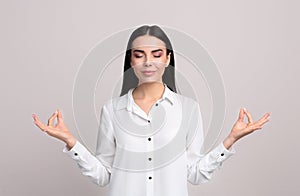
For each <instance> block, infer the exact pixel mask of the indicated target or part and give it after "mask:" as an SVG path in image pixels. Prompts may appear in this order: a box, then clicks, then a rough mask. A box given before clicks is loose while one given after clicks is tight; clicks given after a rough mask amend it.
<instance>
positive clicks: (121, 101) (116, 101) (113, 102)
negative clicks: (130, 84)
mask: <svg viewBox="0 0 300 196" xmlns="http://www.w3.org/2000/svg"><path fill="white" fill-rule="evenodd" d="M127 103H128V93H127V94H124V95H122V96H118V97H112V98H110V99H108V100H106V101H105V102H104V103H103V106H102V107H103V108H105V109H107V110H109V111H111V112H113V111H115V110H119V109H122V108H126V106H127Z"/></svg>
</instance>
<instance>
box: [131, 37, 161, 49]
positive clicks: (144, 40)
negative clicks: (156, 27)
mask: <svg viewBox="0 0 300 196" xmlns="http://www.w3.org/2000/svg"><path fill="white" fill-rule="evenodd" d="M149 47H151V48H165V47H166V45H165V43H164V42H163V41H162V40H160V39H158V38H156V37H154V36H150V35H143V36H139V37H137V38H136V39H135V40H134V41H133V42H132V48H149Z"/></svg>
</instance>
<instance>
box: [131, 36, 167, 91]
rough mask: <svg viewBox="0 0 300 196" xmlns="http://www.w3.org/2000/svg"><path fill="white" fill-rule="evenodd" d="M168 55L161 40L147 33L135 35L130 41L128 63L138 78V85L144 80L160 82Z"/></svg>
mask: <svg viewBox="0 0 300 196" xmlns="http://www.w3.org/2000/svg"><path fill="white" fill-rule="evenodd" d="M170 56H171V55H170V54H169V55H167V49H166V45H165V43H164V42H163V41H162V40H160V39H158V38H156V37H154V36H149V35H144V36H140V37H137V38H136V39H135V40H134V41H133V42H132V50H131V61H130V64H131V67H132V68H133V70H134V73H135V75H136V76H137V78H138V79H139V85H140V84H142V83H144V82H162V76H163V74H164V71H165V67H166V66H168V65H169V63H170Z"/></svg>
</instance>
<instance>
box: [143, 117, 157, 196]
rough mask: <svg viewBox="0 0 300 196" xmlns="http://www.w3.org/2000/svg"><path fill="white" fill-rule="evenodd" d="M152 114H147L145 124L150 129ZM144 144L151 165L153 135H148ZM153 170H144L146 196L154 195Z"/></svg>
mask: <svg viewBox="0 0 300 196" xmlns="http://www.w3.org/2000/svg"><path fill="white" fill-rule="evenodd" d="M152 123H153V122H152V116H151V113H149V115H148V116H147V126H149V128H150V129H151V127H152V126H151V124H152ZM145 142H146V146H147V152H148V153H147V154H148V157H146V158H147V160H146V161H147V162H148V163H149V164H150V165H153V164H152V163H153V154H152V152H153V150H154V145H153V137H152V136H149V137H147V138H146V141H145ZM153 174H154V171H153V170H152V169H151V170H148V171H147V172H146V179H145V180H146V184H147V185H146V187H147V196H154V186H153V185H154V183H153V181H154V180H155V179H154V175H153Z"/></svg>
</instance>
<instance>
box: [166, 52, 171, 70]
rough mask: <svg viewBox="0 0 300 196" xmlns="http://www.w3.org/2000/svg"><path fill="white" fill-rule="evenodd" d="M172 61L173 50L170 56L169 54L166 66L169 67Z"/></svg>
mask: <svg viewBox="0 0 300 196" xmlns="http://www.w3.org/2000/svg"><path fill="white" fill-rule="evenodd" d="M170 61H171V52H170V53H169V54H168V56H167V63H166V67H168V66H169V64H170Z"/></svg>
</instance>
